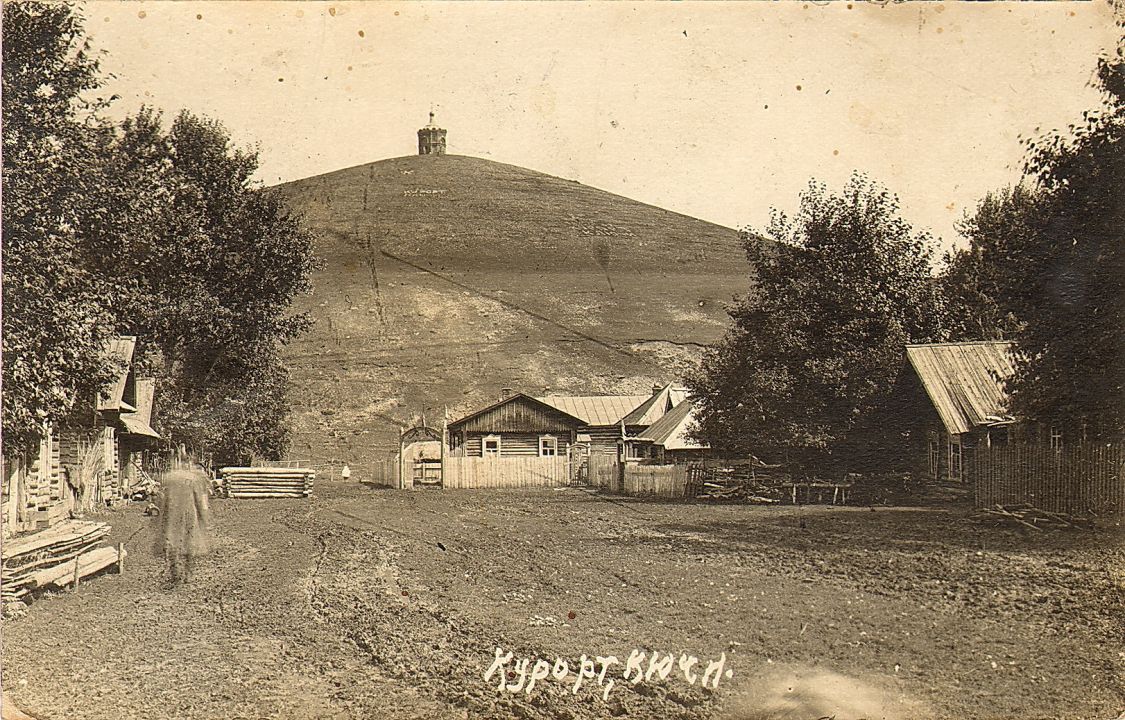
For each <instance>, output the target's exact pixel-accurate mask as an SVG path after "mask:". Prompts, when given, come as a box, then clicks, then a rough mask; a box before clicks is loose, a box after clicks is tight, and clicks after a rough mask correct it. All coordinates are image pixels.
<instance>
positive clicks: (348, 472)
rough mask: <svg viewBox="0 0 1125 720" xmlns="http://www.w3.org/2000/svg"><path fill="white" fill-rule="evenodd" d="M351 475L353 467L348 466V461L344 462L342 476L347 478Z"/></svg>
mask: <svg viewBox="0 0 1125 720" xmlns="http://www.w3.org/2000/svg"><path fill="white" fill-rule="evenodd" d="M351 476H352V469H351V468H350V467H348V464H347V463H344V468H343V469H342V470H341V471H340V477H342V478H344V479H345V480H347V479H348V478H350V477H351Z"/></svg>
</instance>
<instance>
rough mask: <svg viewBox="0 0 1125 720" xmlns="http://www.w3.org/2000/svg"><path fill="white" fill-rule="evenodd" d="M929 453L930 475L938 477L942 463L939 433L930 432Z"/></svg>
mask: <svg viewBox="0 0 1125 720" xmlns="http://www.w3.org/2000/svg"><path fill="white" fill-rule="evenodd" d="M928 455H929V469H930V477H933V478H936V477H937V476H938V470H939V465H940V464H941V443H939V442H938V436H937V433H930V443H929V453H928Z"/></svg>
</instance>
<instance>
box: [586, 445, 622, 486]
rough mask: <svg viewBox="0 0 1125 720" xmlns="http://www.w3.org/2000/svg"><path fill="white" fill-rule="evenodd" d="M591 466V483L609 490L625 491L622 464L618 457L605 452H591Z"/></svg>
mask: <svg viewBox="0 0 1125 720" xmlns="http://www.w3.org/2000/svg"><path fill="white" fill-rule="evenodd" d="M587 467H588V468H589V478H590V485H592V486H594V487H597V488H604V489H605V490H608V491H609V492H615V493H620V492H623V491H624V488H623V487H622V486H621V466H620V465H619V464H618V463H617V458H616V457H615V456H613V455H606V454H604V453H591V454H590V457H589V458H588V459H587Z"/></svg>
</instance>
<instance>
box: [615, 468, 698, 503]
mask: <svg viewBox="0 0 1125 720" xmlns="http://www.w3.org/2000/svg"><path fill="white" fill-rule="evenodd" d="M623 484H624V487H623V488H622V492H623V494H625V495H634V496H641V495H648V496H654V497H661V498H686V497H692V495H693V494H694V493H692V492H690V491H689V482H688V466H687V465H626V466H625V478H624V483H623Z"/></svg>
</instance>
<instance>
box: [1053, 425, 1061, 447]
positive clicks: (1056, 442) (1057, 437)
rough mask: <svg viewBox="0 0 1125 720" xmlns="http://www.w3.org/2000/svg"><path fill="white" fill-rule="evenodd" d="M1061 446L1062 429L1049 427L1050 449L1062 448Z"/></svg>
mask: <svg viewBox="0 0 1125 720" xmlns="http://www.w3.org/2000/svg"><path fill="white" fill-rule="evenodd" d="M1062 446H1063V434H1062V430H1059V429H1058V428H1056V427H1053V428H1051V449H1052V450H1062Z"/></svg>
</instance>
